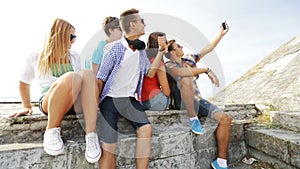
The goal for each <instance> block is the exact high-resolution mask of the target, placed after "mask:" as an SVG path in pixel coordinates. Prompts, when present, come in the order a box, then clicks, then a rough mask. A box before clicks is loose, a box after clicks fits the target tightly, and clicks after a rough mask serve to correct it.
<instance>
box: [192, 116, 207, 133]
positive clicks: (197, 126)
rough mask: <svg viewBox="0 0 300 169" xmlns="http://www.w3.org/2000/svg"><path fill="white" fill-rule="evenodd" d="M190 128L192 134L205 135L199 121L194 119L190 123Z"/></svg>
mask: <svg viewBox="0 0 300 169" xmlns="http://www.w3.org/2000/svg"><path fill="white" fill-rule="evenodd" d="M190 126H191V129H192V132H194V133H195V134H203V133H204V131H203V129H202V125H201V123H200V121H199V119H194V120H192V121H190Z"/></svg>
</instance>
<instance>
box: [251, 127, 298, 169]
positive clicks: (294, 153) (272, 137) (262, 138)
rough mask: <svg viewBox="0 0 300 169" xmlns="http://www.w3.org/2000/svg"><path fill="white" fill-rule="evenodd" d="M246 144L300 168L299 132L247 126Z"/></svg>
mask: <svg viewBox="0 0 300 169" xmlns="http://www.w3.org/2000/svg"><path fill="white" fill-rule="evenodd" d="M246 142H247V144H248V146H250V147H252V148H254V149H256V150H259V151H261V152H263V153H265V154H267V155H268V156H271V157H273V158H277V159H278V160H280V161H283V162H285V163H287V164H289V165H291V166H295V167H298V168H300V133H296V132H293V131H289V130H283V129H269V128H257V127H256V128H255V127H253V128H249V129H247V130H246Z"/></svg>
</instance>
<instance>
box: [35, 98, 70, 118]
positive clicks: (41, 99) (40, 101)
mask: <svg viewBox="0 0 300 169" xmlns="http://www.w3.org/2000/svg"><path fill="white" fill-rule="evenodd" d="M44 96H45V95H42V96H41V97H40V99H39V109H40V111H41V112H42V113H43V114H44V115H46V116H48V113H46V112H44V111H43V108H42V103H43V98H44ZM69 114H76V112H75V110H74V106H72V107H71V109H70V110H69V111H68V112H67V113H66V115H69Z"/></svg>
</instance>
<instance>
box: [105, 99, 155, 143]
mask: <svg viewBox="0 0 300 169" xmlns="http://www.w3.org/2000/svg"><path fill="white" fill-rule="evenodd" d="M99 108H100V140H101V141H103V142H104V143H110V144H112V143H116V142H117V141H118V125H117V123H118V119H119V115H121V116H123V117H124V118H126V119H127V120H128V121H129V122H130V123H131V125H132V126H133V128H134V129H135V130H136V129H138V128H140V127H142V126H144V125H146V124H150V122H149V120H148V117H147V115H146V113H145V111H144V110H143V107H142V105H141V104H140V103H139V102H138V101H137V100H136V99H135V98H134V97H122V98H112V97H109V96H106V97H105V98H104V99H103V100H102V101H101V102H100V104H99Z"/></svg>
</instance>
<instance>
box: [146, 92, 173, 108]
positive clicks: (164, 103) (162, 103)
mask: <svg viewBox="0 0 300 169" xmlns="http://www.w3.org/2000/svg"><path fill="white" fill-rule="evenodd" d="M169 104H170V98H169V97H168V96H166V95H164V93H163V92H160V93H158V94H157V95H156V96H155V97H153V98H151V99H150V100H147V101H144V102H143V108H144V110H154V111H163V110H166V109H167V107H168V106H169Z"/></svg>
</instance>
